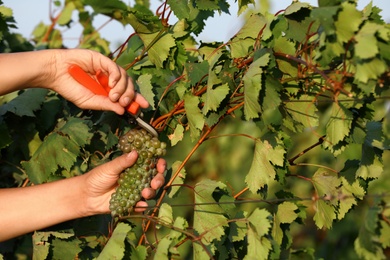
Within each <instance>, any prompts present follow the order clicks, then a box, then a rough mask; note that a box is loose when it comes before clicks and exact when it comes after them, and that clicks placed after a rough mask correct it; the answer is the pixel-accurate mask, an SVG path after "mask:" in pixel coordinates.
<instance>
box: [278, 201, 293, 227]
mask: <svg viewBox="0 0 390 260" xmlns="http://www.w3.org/2000/svg"><path fill="white" fill-rule="evenodd" d="M297 209H298V206H297V205H296V204H295V203H292V202H288V201H285V202H283V203H282V204H279V205H278V211H277V213H276V216H277V218H278V219H279V221H280V223H292V222H293V221H294V220H295V219H296V218H297V217H298V214H297V213H296V212H295V211H296V210H297Z"/></svg>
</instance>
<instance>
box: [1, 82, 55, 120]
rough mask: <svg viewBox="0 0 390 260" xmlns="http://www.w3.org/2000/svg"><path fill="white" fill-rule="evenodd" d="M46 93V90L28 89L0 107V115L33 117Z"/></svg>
mask: <svg viewBox="0 0 390 260" xmlns="http://www.w3.org/2000/svg"><path fill="white" fill-rule="evenodd" d="M48 92H49V91H48V90H47V89H40V88H35V89H28V90H26V91H24V92H23V93H22V94H20V95H19V96H17V97H16V98H14V99H12V100H11V101H10V102H8V103H7V104H3V105H1V107H0V115H4V114H5V113H7V112H9V113H13V114H15V115H17V116H30V117H34V116H35V114H34V112H35V111H37V110H39V109H40V108H41V106H42V103H43V102H44V101H45V97H46V94H47V93H48Z"/></svg>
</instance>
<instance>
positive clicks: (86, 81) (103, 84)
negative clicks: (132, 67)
mask: <svg viewBox="0 0 390 260" xmlns="http://www.w3.org/2000/svg"><path fill="white" fill-rule="evenodd" d="M68 72H69V74H70V75H71V76H72V77H73V78H74V79H75V80H76V81H77V82H78V83H80V84H81V85H83V86H84V87H86V88H87V89H89V90H90V91H92V92H93V93H94V94H96V95H101V96H106V97H107V96H108V93H109V92H110V90H111V88H110V87H109V86H108V76H107V75H106V74H104V73H103V72H102V71H98V72H97V73H96V78H97V81H96V80H95V79H93V78H92V77H91V76H90V75H89V74H88V73H87V72H85V71H84V70H83V69H82V68H80V67H79V66H78V65H75V64H73V65H71V66H69V68H68ZM125 109H126V111H127V112H128V113H130V114H132V115H134V116H137V115H138V114H139V111H140V105H139V104H138V103H137V102H135V101H132V102H131V103H130V105H128V106H127V107H126V108H125Z"/></svg>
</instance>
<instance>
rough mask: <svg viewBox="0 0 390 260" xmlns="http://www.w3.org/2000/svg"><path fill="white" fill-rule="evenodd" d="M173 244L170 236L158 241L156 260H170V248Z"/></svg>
mask: <svg viewBox="0 0 390 260" xmlns="http://www.w3.org/2000/svg"><path fill="white" fill-rule="evenodd" d="M171 244H172V238H171V237H169V236H166V237H163V238H162V239H160V240H159V241H158V246H157V250H156V253H155V255H154V259H169V253H168V252H169V248H170V246H171Z"/></svg>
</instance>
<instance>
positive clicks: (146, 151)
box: [110, 129, 166, 217]
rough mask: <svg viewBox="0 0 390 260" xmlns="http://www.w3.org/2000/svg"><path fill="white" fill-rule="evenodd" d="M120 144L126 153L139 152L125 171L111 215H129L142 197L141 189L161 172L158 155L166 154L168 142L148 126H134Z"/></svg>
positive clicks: (121, 139) (114, 196)
mask: <svg viewBox="0 0 390 260" xmlns="http://www.w3.org/2000/svg"><path fill="white" fill-rule="evenodd" d="M118 148H119V149H120V150H122V152H123V153H129V152H131V151H132V150H136V151H137V152H138V159H137V162H136V163H135V164H134V165H133V166H131V167H130V168H127V169H126V170H125V171H124V172H122V173H121V175H120V177H119V180H118V187H117V188H116V190H115V192H114V193H113V194H112V196H111V200H110V210H111V215H112V216H119V217H123V216H127V215H129V213H130V212H131V210H132V209H133V207H134V205H135V204H136V203H137V202H138V201H139V200H140V199H141V191H142V190H143V189H144V188H147V187H149V185H150V181H151V180H152V178H153V177H154V176H155V175H156V174H157V169H156V164H157V159H158V157H161V156H164V155H165V153H166V143H164V142H161V141H160V140H158V138H157V137H153V136H152V135H151V134H150V133H148V132H147V131H146V130H144V129H131V130H130V131H129V132H127V133H126V134H125V135H123V136H121V137H120V138H119V143H118Z"/></svg>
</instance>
